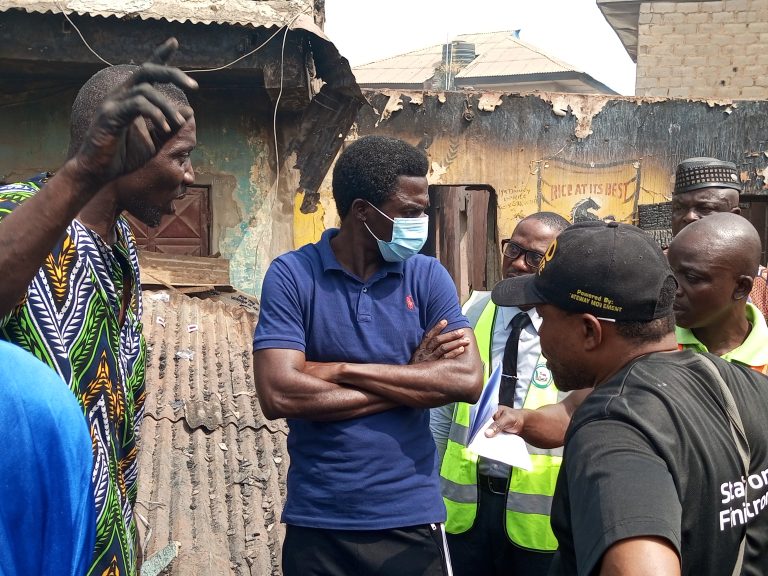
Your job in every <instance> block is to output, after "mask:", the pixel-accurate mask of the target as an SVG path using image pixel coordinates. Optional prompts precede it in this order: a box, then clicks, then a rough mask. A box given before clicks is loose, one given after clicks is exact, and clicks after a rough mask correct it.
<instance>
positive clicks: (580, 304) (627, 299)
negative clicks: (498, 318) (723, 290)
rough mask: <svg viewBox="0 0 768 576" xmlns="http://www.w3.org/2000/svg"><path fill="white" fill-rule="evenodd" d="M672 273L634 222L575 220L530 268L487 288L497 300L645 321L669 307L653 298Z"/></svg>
mask: <svg viewBox="0 0 768 576" xmlns="http://www.w3.org/2000/svg"><path fill="white" fill-rule="evenodd" d="M669 282H672V283H675V277H674V275H673V274H672V270H671V269H670V267H669V264H668V263H667V259H666V257H665V256H664V253H663V252H662V251H661V248H660V247H659V245H658V244H657V243H656V242H655V241H654V240H653V238H651V237H650V236H649V235H648V234H646V233H645V232H643V231H642V230H640V228H637V227H635V226H631V225H629V224H622V223H619V222H601V221H588V222H579V223H577V224H573V225H572V226H569V227H568V228H566V229H565V230H564V231H563V232H561V233H560V235H559V236H558V237H557V238H556V239H555V240H553V241H552V244H550V245H549V248H548V249H547V252H546V254H545V255H544V259H543V260H542V261H541V264H540V265H539V269H538V271H537V272H536V273H535V274H529V275H526V276H518V277H514V278H507V279H506V280H502V281H501V282H499V283H498V284H497V285H496V286H495V287H494V289H493V292H492V294H491V298H492V299H493V302H494V303H495V304H497V305H499V306H532V305H536V304H552V305H554V306H557V307H558V308H560V309H561V310H565V311H567V312H582V313H588V314H593V315H595V316H598V317H601V318H609V319H613V320H619V321H628V322H647V321H650V320H655V319H656V318H662V317H665V316H667V315H669V314H670V313H672V303H673V300H674V298H665V301H664V302H660V301H659V294H660V293H661V291H662V288H663V287H664V286H665V285H666V284H667V283H669Z"/></svg>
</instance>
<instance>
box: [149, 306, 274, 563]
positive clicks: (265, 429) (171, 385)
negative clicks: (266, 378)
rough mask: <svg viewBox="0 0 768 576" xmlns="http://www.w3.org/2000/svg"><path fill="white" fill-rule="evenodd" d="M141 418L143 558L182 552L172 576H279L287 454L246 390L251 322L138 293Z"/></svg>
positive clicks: (220, 309)
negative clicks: (143, 342)
mask: <svg viewBox="0 0 768 576" xmlns="http://www.w3.org/2000/svg"><path fill="white" fill-rule="evenodd" d="M144 301H145V309H144V326H145V334H146V337H147V343H148V346H149V350H148V354H147V400H146V415H145V418H144V424H143V426H142V430H141V445H140V448H139V450H140V455H139V494H138V503H137V511H138V513H139V514H140V516H138V519H137V522H138V524H139V529H140V533H141V534H142V537H143V542H144V552H145V556H146V557H149V556H151V555H152V554H153V553H155V552H157V551H158V550H161V549H162V548H164V547H165V546H166V545H167V544H168V543H170V542H173V541H178V542H179V543H180V544H181V547H180V552H179V557H178V558H176V559H175V560H174V561H173V562H172V564H171V565H170V572H169V574H172V575H179V576H181V575H198V574H199V575H203V574H205V575H208V574H216V575H230V574H231V575H237V576H240V575H246V574H259V575H268V574H274V575H279V574H280V550H281V548H280V538H281V537H282V534H283V528H282V525H281V524H280V523H279V517H280V512H281V510H282V507H283V503H284V499H285V474H286V472H287V469H288V455H287V452H286V447H285V440H286V436H287V427H286V425H285V422H284V421H282V420H281V421H275V422H270V421H267V420H266V419H265V418H264V416H263V414H262V412H261V409H260V407H259V403H258V399H257V397H256V391H255V386H254V382H253V366H252V359H251V358H252V357H251V348H252V346H251V340H252V335H253V329H254V327H255V323H256V315H255V314H252V313H250V312H248V311H246V309H245V308H242V307H239V306H236V305H233V304H226V303H223V302H214V301H209V300H200V299H197V298H189V297H186V296H184V295H182V294H180V293H176V292H173V293H170V292H165V291H163V292H149V291H146V292H145V293H144Z"/></svg>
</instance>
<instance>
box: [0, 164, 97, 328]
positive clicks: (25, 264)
mask: <svg viewBox="0 0 768 576" xmlns="http://www.w3.org/2000/svg"><path fill="white" fill-rule="evenodd" d="M75 173H76V169H75V167H74V166H73V161H70V162H68V163H67V164H65V165H64V166H63V167H62V168H61V170H59V172H58V173H57V174H56V175H55V176H54V177H53V178H51V179H50V180H49V181H48V182H47V183H46V185H45V186H44V187H43V188H41V189H40V191H39V192H37V193H36V194H35V195H34V196H32V197H31V198H30V199H29V200H27V201H26V202H24V203H22V204H21V205H20V206H19V207H18V208H16V209H15V210H14V211H13V212H11V213H10V214H8V216H6V217H5V218H4V219H3V220H2V221H1V222H0V278H2V279H3V281H2V282H0V315H4V314H6V313H8V312H9V311H10V310H12V309H13V307H14V306H15V305H16V304H17V303H18V302H19V300H20V299H21V298H22V296H23V295H24V293H25V292H26V290H27V287H28V286H29V284H30V282H32V278H34V276H35V274H37V271H38V270H39V269H40V267H41V266H42V265H43V263H44V262H45V258H46V257H47V256H48V254H49V253H50V251H51V249H52V248H53V247H54V246H55V245H56V243H57V242H58V241H59V240H60V239H61V236H62V235H63V234H64V231H65V230H66V228H67V226H68V225H69V224H70V223H71V222H72V219H73V218H75V216H77V214H78V212H79V211H80V209H81V208H82V207H83V206H85V204H86V203H87V202H88V201H89V200H90V198H91V197H92V195H93V194H94V193H95V192H96V189H95V186H92V185H89V184H88V183H87V182H86V181H80V180H78V179H77V178H76V174H75Z"/></svg>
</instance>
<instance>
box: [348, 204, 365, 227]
mask: <svg viewBox="0 0 768 576" xmlns="http://www.w3.org/2000/svg"><path fill="white" fill-rule="evenodd" d="M349 212H350V213H351V214H352V215H353V216H354V217H355V218H356V219H357V220H360V222H365V221H366V220H367V219H368V203H367V202H366V201H365V200H363V199H362V198H355V199H354V200H353V201H352V207H351V208H350V210H349Z"/></svg>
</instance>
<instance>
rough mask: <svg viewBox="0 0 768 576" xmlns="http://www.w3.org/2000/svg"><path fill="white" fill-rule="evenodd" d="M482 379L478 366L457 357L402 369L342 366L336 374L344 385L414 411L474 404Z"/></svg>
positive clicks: (407, 366)
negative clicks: (446, 405)
mask: <svg viewBox="0 0 768 576" xmlns="http://www.w3.org/2000/svg"><path fill="white" fill-rule="evenodd" d="M462 356H463V355H462ZM482 377H483V372H482V364H481V363H480V362H479V361H478V362H476V363H475V362H473V361H471V360H470V359H467V358H462V357H461V356H460V357H459V358H456V359H454V360H438V361H435V362H423V363H421V364H408V365H405V366H390V365H383V364H350V363H344V364H341V365H340V367H339V374H338V379H339V380H340V381H341V382H344V383H345V384H349V385H350V386H353V387H356V388H361V389H364V390H367V391H369V392H373V393H375V394H379V395H381V396H384V397H386V398H389V399H390V400H392V401H393V402H397V403H399V404H404V405H406V406H411V407H414V408H433V407H435V406H442V405H443V404H447V403H449V402H469V403H474V402H476V401H477V399H478V398H479V396H480V392H481V391H482V387H483V380H482Z"/></svg>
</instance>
